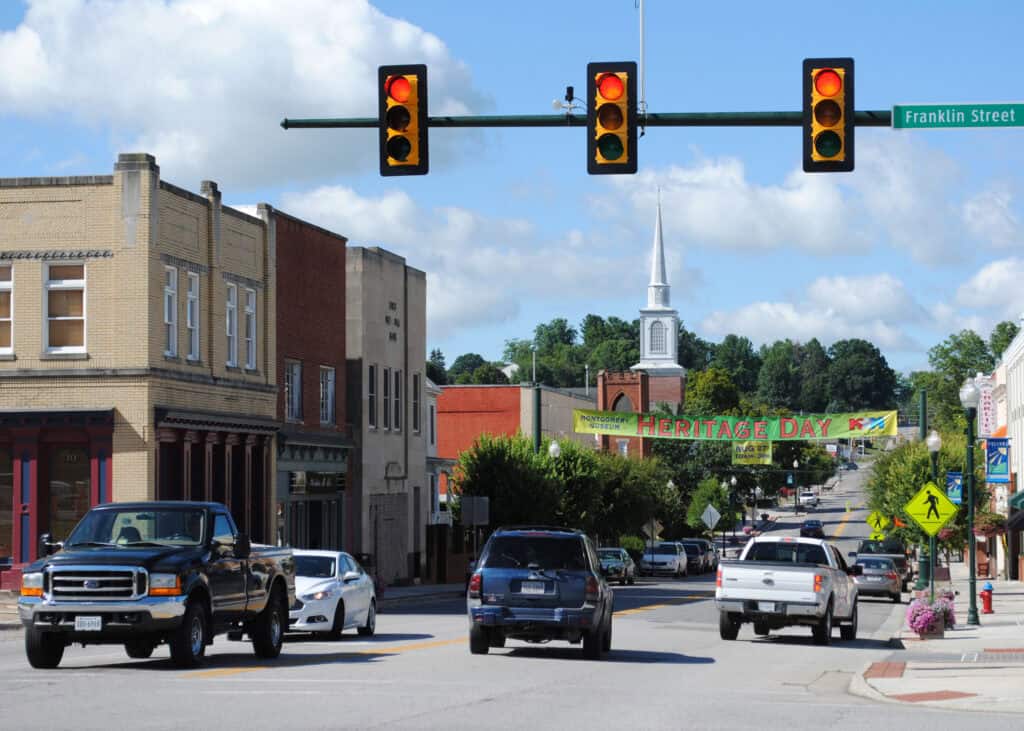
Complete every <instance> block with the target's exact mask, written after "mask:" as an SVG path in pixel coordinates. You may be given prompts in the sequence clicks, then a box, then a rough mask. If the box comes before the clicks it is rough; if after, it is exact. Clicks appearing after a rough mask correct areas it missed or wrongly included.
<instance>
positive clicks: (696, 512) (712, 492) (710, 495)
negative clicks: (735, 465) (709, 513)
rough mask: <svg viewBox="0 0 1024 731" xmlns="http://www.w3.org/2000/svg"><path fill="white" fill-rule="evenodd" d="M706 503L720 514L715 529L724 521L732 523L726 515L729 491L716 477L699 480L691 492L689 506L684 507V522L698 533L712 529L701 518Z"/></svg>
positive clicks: (728, 508)
mask: <svg viewBox="0 0 1024 731" xmlns="http://www.w3.org/2000/svg"><path fill="white" fill-rule="evenodd" d="M708 505H713V506H714V507H715V510H717V511H718V514H719V515H721V516H722V518H721V520H720V521H719V524H718V525H716V526H715V529H718V530H721V527H722V525H724V524H725V523H728V524H729V525H730V526H732V525H733V523H734V520H730V519H729V517H728V516H729V511H730V506H729V491H728V489H727V488H723V487H722V485H721V482H720V481H719V480H718V478H716V477H708V478H706V479H704V480H701V482H700V484H699V485H697V489H696V490H694V492H693V497H691V498H690V504H689V507H687V508H686V524H687V525H688V526H690V527H691V528H693V529H695V530H697V531H699V532H700V533H704V532H706V531H710V530H712V529H710V528H708V527H707V526H706V525H705V524H704V520H703V519H702V518H701V515H703V514H704V511H705V510H707V507H708Z"/></svg>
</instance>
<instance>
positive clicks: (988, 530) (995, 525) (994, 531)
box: [974, 513, 1006, 538]
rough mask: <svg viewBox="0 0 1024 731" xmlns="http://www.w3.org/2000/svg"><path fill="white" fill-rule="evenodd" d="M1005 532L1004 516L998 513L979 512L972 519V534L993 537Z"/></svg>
mask: <svg viewBox="0 0 1024 731" xmlns="http://www.w3.org/2000/svg"><path fill="white" fill-rule="evenodd" d="M1005 532H1006V518H1005V517H1004V516H1002V515H1000V514H999V513H981V514H980V515H978V516H977V517H976V518H975V519H974V535H976V536H981V537H982V538H993V537H995V536H998V535H1001V534H1003V533H1005Z"/></svg>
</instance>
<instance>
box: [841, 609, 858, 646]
mask: <svg viewBox="0 0 1024 731" xmlns="http://www.w3.org/2000/svg"><path fill="white" fill-rule="evenodd" d="M839 636H840V637H842V638H843V639H844V640H846V641H850V640H855V639H857V605H856V604H854V605H853V614H852V615H851V616H850V623H849V624H844V625H840V627H839Z"/></svg>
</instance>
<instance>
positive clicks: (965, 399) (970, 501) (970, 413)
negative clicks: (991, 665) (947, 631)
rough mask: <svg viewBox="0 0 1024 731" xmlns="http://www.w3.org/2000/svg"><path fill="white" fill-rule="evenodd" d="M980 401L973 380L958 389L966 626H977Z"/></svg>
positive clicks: (967, 381)
mask: <svg viewBox="0 0 1024 731" xmlns="http://www.w3.org/2000/svg"><path fill="white" fill-rule="evenodd" d="M979 401H981V390H980V389H979V388H978V386H977V384H975V382H974V379H973V378H968V379H967V380H966V381H964V385H963V386H961V387H960V405H961V406H963V407H964V416H966V417H967V475H966V476H967V543H968V546H969V550H968V557H969V558H968V560H969V561H970V562H971V565H970V567H969V569H968V570H969V572H970V573H969V574H968V576H969V577H970V578H969V580H968V587H969V588H970V604H968V609H967V624H968V625H972V624H973V625H979V624H981V622H980V621H979V619H978V592H977V589H978V577H977V576H976V574H977V569H978V565H977V560H976V558H975V553H974V552H975V549H976V547H975V540H974V418H975V416H977V414H978V402H979Z"/></svg>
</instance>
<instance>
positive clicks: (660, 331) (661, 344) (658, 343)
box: [651, 320, 665, 353]
mask: <svg viewBox="0 0 1024 731" xmlns="http://www.w3.org/2000/svg"><path fill="white" fill-rule="evenodd" d="M651 352H652V353H664V352H665V325H664V324H663V323H662V322H661V321H659V320H655V321H654V322H652V323H651Z"/></svg>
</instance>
